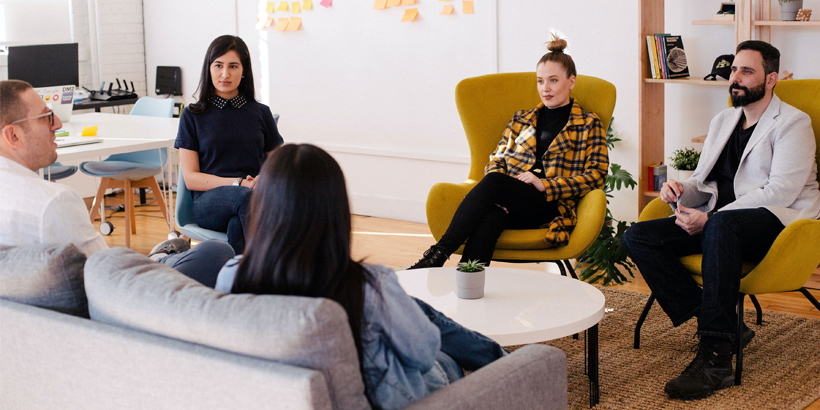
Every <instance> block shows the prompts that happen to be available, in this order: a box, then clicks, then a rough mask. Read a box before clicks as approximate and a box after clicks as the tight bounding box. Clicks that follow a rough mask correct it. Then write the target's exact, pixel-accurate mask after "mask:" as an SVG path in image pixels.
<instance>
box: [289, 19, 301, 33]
mask: <svg viewBox="0 0 820 410" xmlns="http://www.w3.org/2000/svg"><path fill="white" fill-rule="evenodd" d="M299 27H302V18H301V17H291V18H290V22H289V23H288V27H287V28H286V29H285V30H287V31H296V30H299Z"/></svg>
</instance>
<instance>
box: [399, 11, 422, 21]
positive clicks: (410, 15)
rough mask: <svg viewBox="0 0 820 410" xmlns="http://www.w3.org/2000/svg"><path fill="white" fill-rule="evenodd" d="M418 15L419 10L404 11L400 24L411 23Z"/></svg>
mask: <svg viewBox="0 0 820 410" xmlns="http://www.w3.org/2000/svg"><path fill="white" fill-rule="evenodd" d="M418 15H419V9H405V10H404V16H402V18H401V22H402V23H405V22H408V21H413V20H415V19H416V16H418Z"/></svg>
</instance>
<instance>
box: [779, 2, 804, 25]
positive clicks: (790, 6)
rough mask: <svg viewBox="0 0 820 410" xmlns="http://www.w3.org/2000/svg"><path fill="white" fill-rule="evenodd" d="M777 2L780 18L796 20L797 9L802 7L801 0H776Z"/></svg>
mask: <svg viewBox="0 0 820 410" xmlns="http://www.w3.org/2000/svg"><path fill="white" fill-rule="evenodd" d="M777 2H778V3H780V19H781V20H783V21H795V20H797V11H798V10H800V9H802V8H803V0H777Z"/></svg>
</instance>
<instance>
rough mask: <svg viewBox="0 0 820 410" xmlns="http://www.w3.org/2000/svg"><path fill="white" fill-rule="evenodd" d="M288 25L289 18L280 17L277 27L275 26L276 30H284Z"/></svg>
mask: <svg viewBox="0 0 820 410" xmlns="http://www.w3.org/2000/svg"><path fill="white" fill-rule="evenodd" d="M287 26H288V19H279V21H277V22H276V27H274V28H273V30H274V31H283V30H284V29H285V27H287Z"/></svg>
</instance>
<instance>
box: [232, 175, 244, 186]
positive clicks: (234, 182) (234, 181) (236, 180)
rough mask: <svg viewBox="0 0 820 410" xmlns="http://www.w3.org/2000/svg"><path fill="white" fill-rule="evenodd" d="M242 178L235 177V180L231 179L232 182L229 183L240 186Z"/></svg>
mask: <svg viewBox="0 0 820 410" xmlns="http://www.w3.org/2000/svg"><path fill="white" fill-rule="evenodd" d="M242 179H243V178H242V177H236V179H235V180H233V183H232V184H231V185H233V186H240V185H239V184H241V183H242Z"/></svg>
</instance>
